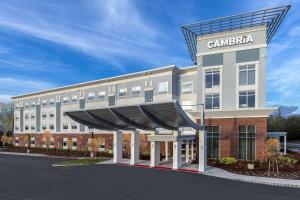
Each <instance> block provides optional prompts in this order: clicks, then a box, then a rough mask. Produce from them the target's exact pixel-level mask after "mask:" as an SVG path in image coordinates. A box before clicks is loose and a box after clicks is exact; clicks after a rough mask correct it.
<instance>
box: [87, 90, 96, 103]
mask: <svg viewBox="0 0 300 200" xmlns="http://www.w3.org/2000/svg"><path fill="white" fill-rule="evenodd" d="M94 100H95V93H94V92H91V93H88V101H94Z"/></svg>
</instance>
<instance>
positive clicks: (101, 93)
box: [99, 91, 106, 101]
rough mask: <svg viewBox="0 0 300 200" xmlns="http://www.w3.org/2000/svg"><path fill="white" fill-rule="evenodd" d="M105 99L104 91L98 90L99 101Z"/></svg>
mask: <svg viewBox="0 0 300 200" xmlns="http://www.w3.org/2000/svg"><path fill="white" fill-rule="evenodd" d="M105 99H106V94H105V91H100V92H99V101H105Z"/></svg>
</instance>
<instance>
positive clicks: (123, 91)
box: [119, 88, 127, 99]
mask: <svg viewBox="0 0 300 200" xmlns="http://www.w3.org/2000/svg"><path fill="white" fill-rule="evenodd" d="M126 97H127V88H121V89H120V90H119V99H126Z"/></svg>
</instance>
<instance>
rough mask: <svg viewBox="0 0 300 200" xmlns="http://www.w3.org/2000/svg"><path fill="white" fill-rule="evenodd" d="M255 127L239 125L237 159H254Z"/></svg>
mask: <svg viewBox="0 0 300 200" xmlns="http://www.w3.org/2000/svg"><path fill="white" fill-rule="evenodd" d="M255 141H256V127H255V126H253V125H243V126H239V159H242V160H251V161H253V160H255V149H256V148H255Z"/></svg>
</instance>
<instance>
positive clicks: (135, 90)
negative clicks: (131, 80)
mask: <svg viewBox="0 0 300 200" xmlns="http://www.w3.org/2000/svg"><path fill="white" fill-rule="evenodd" d="M131 96H132V97H139V96H141V86H135V87H132V89H131Z"/></svg>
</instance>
